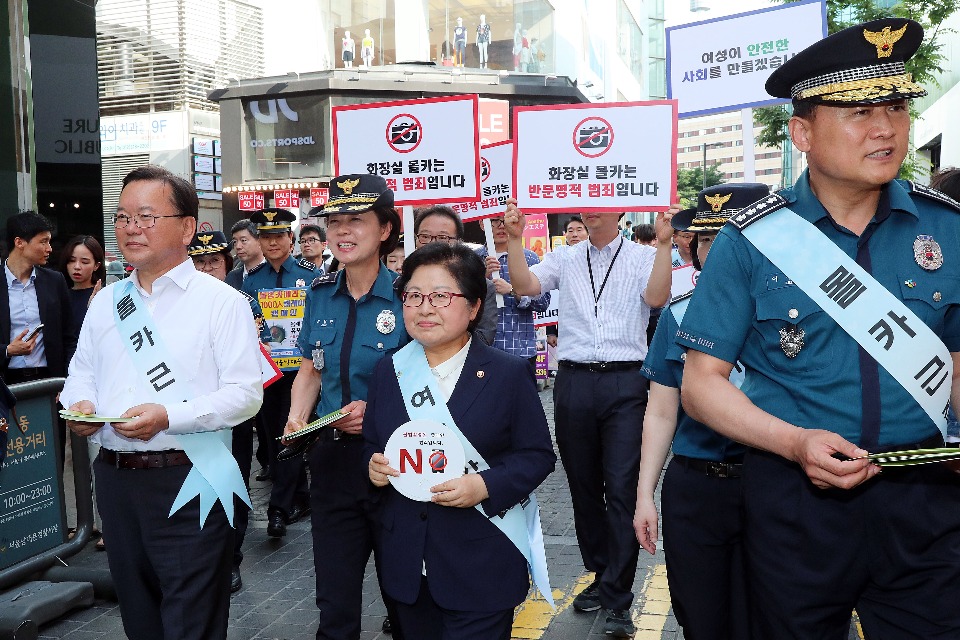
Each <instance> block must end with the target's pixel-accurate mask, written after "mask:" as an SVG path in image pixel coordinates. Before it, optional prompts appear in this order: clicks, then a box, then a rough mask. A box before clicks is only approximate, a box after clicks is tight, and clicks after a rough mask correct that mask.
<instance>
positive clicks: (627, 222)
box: [624, 220, 633, 227]
mask: <svg viewBox="0 0 960 640" xmlns="http://www.w3.org/2000/svg"><path fill="white" fill-rule="evenodd" d="M624 224H625V225H626V226H628V227H632V226H633V222H632V221H630V220H627V221H626V222H625V223H624Z"/></svg>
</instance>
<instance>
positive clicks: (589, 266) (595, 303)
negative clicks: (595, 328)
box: [587, 236, 623, 318]
mask: <svg viewBox="0 0 960 640" xmlns="http://www.w3.org/2000/svg"><path fill="white" fill-rule="evenodd" d="M621 249H623V236H620V246H618V247H617V251H616V253H614V254H613V260H611V261H610V266H609V267H607V274H606V275H605V276H603V282H601V283H600V291H597V287H596V285H595V284H594V282H593V263H592V262H591V261H590V247H589V246H588V247H587V271H589V272H590V291H591V292H592V293H593V317H594V318H596V317H599V312H598V310H597V308H598V306H599V304H600V296H602V295H603V288H604V287H606V286H607V278H609V277H610V272H611V271H613V265H614V263H616V261H617V256H619V255H620V250H621Z"/></svg>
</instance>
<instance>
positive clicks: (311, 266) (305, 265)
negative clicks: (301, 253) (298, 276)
mask: <svg viewBox="0 0 960 640" xmlns="http://www.w3.org/2000/svg"><path fill="white" fill-rule="evenodd" d="M297 264H298V265H300V266H301V267H303V268H304V269H306V270H307V271H316V270H317V265H315V264H313V263H312V262H310V261H309V260H305V259H303V258H300V259H299V260H297Z"/></svg>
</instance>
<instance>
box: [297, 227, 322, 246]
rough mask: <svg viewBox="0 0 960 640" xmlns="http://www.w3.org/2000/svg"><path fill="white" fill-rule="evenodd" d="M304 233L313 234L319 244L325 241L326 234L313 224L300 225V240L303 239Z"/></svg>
mask: <svg viewBox="0 0 960 640" xmlns="http://www.w3.org/2000/svg"><path fill="white" fill-rule="evenodd" d="M305 233H315V234H317V237H318V238H320V242H326V241H327V232H326V231H325V230H324V228H323V227H321V226H319V225H315V224H302V225H300V238H303V234H305Z"/></svg>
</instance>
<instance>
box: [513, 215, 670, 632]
mask: <svg viewBox="0 0 960 640" xmlns="http://www.w3.org/2000/svg"><path fill="white" fill-rule="evenodd" d="M509 202H510V204H508V205H507V212H506V214H505V216H504V219H505V221H506V229H507V233H508V234H509V236H510V239H509V240H508V243H507V264H508V266H509V269H510V276H511V283H512V284H513V288H514V290H515V291H516V292H517V293H518V294H520V295H525V296H537V295H540V292H541V291H550V290H551V289H559V290H560V317H559V323H558V327H559V331H560V336H559V340H558V342H559V345H558V351H559V354H558V355H559V359H560V366H559V371H558V372H557V378H556V382H555V386H554V394H553V398H554V406H555V411H556V415H555V423H556V435H557V448H558V449H559V450H560V458H561V460H562V461H563V466H564V469H565V470H566V472H567V481H568V483H569V485H570V495H571V498H572V499H573V517H574V523H575V525H576V530H577V541H578V542H579V545H580V554H581V556H582V557H583V564H584V566H585V567H586V568H587V569H588V570H590V571H594V572H595V573H596V578H595V579H594V582H593V584H591V585H590V586H589V587H587V588H586V589H585V590H584V591H583V592H581V593H580V594H579V595H578V596H577V598H576V599H575V600H574V602H573V606H574V608H575V609H576V610H578V611H596V610H598V609H600V608H603V610H604V611H603V615H604V616H605V620H604V624H603V631H604V633H605V634H606V635H610V636H614V637H620V638H625V637H629V636H632V635H633V634H634V633H635V631H636V629H634V626H633V624H632V622H631V620H630V614H629V609H630V605H631V603H632V602H633V592H632V591H631V588H632V586H633V579H634V575H635V574H636V571H637V558H638V553H639V548H640V547H639V545H638V544H637V538H636V536H635V535H634V532H633V509H634V505H635V503H636V497H637V475H638V473H639V469H640V436H641V432H642V429H643V414H644V411H645V409H646V404H647V389H648V383H647V381H646V379H645V378H644V377H643V376H641V375H640V368H641V367H642V366H643V359H644V358H645V357H646V355H647V339H646V335H647V334H646V332H647V322H648V321H649V318H650V308H651V307H662V306H663V305H664V304H666V302H667V299H668V297H669V295H670V272H671V268H670V248H671V242H670V241H671V237H672V231H673V230H672V228H671V227H670V219H671V218H672V217H673V214H674V213H676V212H677V211H679V210H680V208H679V206H674V207H673V208H671V209H670V211H669V212H668V213H667V214H661V215H660V216H658V218H657V223H656V228H657V247H656V248H653V247H650V246H647V245H640V244H637V243H635V242H631V241H629V240H627V239H626V238H624V237H623V235H621V233H620V228H619V226H618V222H619V217H621V216H620V215H619V214H616V213H584V214H583V224H584V225H585V226H586V228H587V230H588V231H589V233H590V236H589V238H588V239H587V240H585V241H583V242H580V243H579V244H576V245H574V246H572V247H570V248H569V249H567V250H566V251H556V252H550V253H548V254H547V255H546V256H545V257H544V259H543V262H541V263H540V264H537V265H533V266H532V267H528V266H527V261H526V259H525V257H524V254H523V244H522V239H521V237H522V234H523V227H524V222H523V214H522V213H521V212H520V211H519V210H518V209H517V208H516V205H515V204H514V203H513V201H509Z"/></svg>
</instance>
